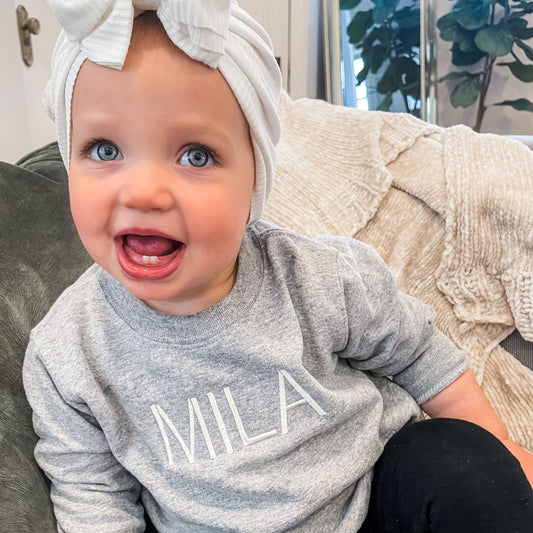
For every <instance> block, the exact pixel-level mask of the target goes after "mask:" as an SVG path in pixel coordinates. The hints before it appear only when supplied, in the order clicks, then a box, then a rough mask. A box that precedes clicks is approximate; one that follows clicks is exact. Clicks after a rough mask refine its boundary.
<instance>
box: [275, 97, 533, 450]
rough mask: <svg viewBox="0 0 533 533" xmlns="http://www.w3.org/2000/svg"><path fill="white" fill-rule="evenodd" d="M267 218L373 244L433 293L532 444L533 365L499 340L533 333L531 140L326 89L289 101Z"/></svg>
mask: <svg viewBox="0 0 533 533" xmlns="http://www.w3.org/2000/svg"><path fill="white" fill-rule="evenodd" d="M280 114H281V118H282V136H281V141H280V144H279V146H278V164H277V171H276V182H275V185H274V191H273V193H272V197H271V199H270V202H269V204H268V206H267V209H266V211H265V218H266V219H268V220H271V221H272V222H274V223H276V224H279V225H281V226H284V227H288V228H291V229H293V230H295V231H298V232H300V233H303V234H306V235H310V236H314V235H319V234H323V233H331V234H338V235H349V236H356V237H357V238H359V239H361V240H363V241H366V242H369V243H370V244H372V245H373V246H374V247H375V248H376V249H377V250H378V252H379V253H380V254H381V255H382V257H383V258H384V259H385V261H387V263H388V264H389V266H390V268H391V269H392V271H393V272H394V274H395V276H396V279H397V282H398V285H399V286H400V288H401V289H402V290H403V291H405V292H407V293H409V294H412V295H413V296H415V297H417V298H419V299H421V300H423V301H425V302H426V303H429V304H431V305H432V306H433V307H434V308H435V310H436V312H437V319H436V324H437V326H438V327H439V328H440V329H441V330H442V331H443V332H444V333H446V334H447V335H448V336H449V337H450V338H451V339H452V340H453V341H454V342H455V343H456V344H457V346H459V347H460V348H461V349H463V350H464V351H465V352H466V353H467V355H468V357H469V360H470V364H471V367H472V368H473V370H474V371H475V373H476V375H477V377H478V379H479V381H480V383H482V387H483V389H484V390H485V392H486V394H487V395H488V397H489V399H490V400H491V403H492V404H493V406H494V408H495V410H496V411H497V412H498V413H499V415H500V416H501V417H502V418H503V419H504V421H505V422H506V424H507V426H508V428H509V432H510V434H511V436H512V437H513V438H514V439H515V440H516V441H517V442H519V443H520V444H522V445H523V446H525V447H527V448H529V449H530V450H533V409H532V406H533V372H532V371H531V370H529V369H528V368H526V367H525V366H523V365H522V364H521V363H520V362H519V361H518V360H517V359H515V358H514V357H513V356H512V355H510V354H509V353H507V352H506V351H505V350H503V349H502V348H501V347H500V346H498V344H499V342H500V341H501V340H502V339H503V338H505V337H506V336H507V335H509V333H510V332H511V331H512V330H513V329H514V327H517V328H518V329H519V331H520V332H521V334H522V335H523V336H524V337H525V338H527V339H530V340H533V281H532V280H533V277H532V271H533V234H532V231H533V206H531V199H532V198H533V152H532V151H530V150H529V149H528V148H527V147H525V146H524V145H522V144H520V143H518V142H516V141H510V140H507V139H504V138H502V137H500V136H496V135H479V134H476V133H474V132H472V131H471V130H470V129H468V128H466V127H464V126H456V127H452V128H448V129H441V128H438V127H436V126H432V125H429V124H426V123H424V122H422V121H420V120H417V119H415V118H413V117H411V116H409V115H405V114H392V113H380V112H375V111H374V112H364V111H358V110H355V109H350V108H343V107H336V106H331V105H329V104H327V103H325V102H321V101H317V100H299V101H295V102H293V101H292V100H290V98H289V97H288V96H287V95H286V94H285V95H283V97H282V99H281V102H280Z"/></svg>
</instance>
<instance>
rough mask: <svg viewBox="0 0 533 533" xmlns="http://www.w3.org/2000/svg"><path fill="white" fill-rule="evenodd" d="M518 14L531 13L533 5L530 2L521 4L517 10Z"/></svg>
mask: <svg viewBox="0 0 533 533" xmlns="http://www.w3.org/2000/svg"><path fill="white" fill-rule="evenodd" d="M517 11H518V13H527V14H529V13H533V4H532V3H531V2H529V3H527V4H526V3H522V5H521V6H520V9H518V10H517Z"/></svg>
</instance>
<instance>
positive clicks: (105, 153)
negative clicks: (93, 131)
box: [91, 142, 122, 161]
mask: <svg viewBox="0 0 533 533" xmlns="http://www.w3.org/2000/svg"><path fill="white" fill-rule="evenodd" d="M91 157H92V158H93V159H98V160H100V161H115V160H116V159H122V155H121V153H120V150H119V149H118V148H117V147H116V146H115V145H114V144H113V143H110V142H99V143H97V144H95V145H94V146H93V147H92V149H91Z"/></svg>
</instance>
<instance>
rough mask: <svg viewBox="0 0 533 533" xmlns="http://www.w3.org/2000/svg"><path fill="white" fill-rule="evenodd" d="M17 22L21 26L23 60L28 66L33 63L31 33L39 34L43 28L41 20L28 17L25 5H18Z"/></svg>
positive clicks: (20, 36)
mask: <svg viewBox="0 0 533 533" xmlns="http://www.w3.org/2000/svg"><path fill="white" fill-rule="evenodd" d="M17 24H18V28H19V38H20V50H21V52H22V60H23V61H24V63H25V64H26V65H28V67H30V66H31V65H32V63H33V49H32V46H31V35H32V34H33V35H37V34H38V33H39V31H40V30H41V24H40V23H39V21H38V20H37V19H36V18H34V17H32V18H29V17H28V12H27V11H26V8H25V7H24V6H23V5H19V6H18V7H17Z"/></svg>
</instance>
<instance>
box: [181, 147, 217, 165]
mask: <svg viewBox="0 0 533 533" xmlns="http://www.w3.org/2000/svg"><path fill="white" fill-rule="evenodd" d="M179 162H180V164H181V165H185V166H191V167H197V168H201V167H205V166H207V165H212V164H213V158H212V157H211V154H210V153H209V152H208V151H207V150H204V149H203V148H191V149H190V150H187V151H186V152H185V153H184V154H183V155H182V156H181V157H180V161H179Z"/></svg>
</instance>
